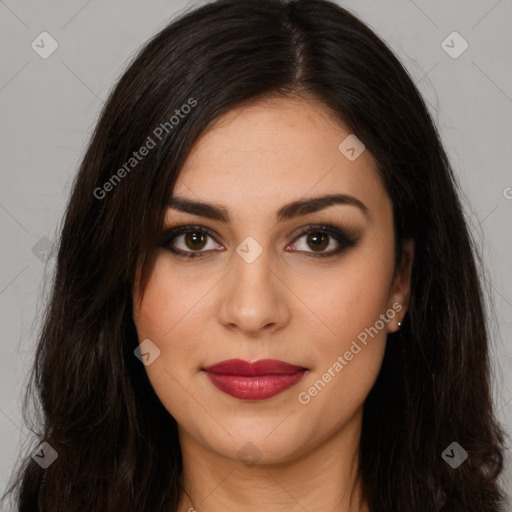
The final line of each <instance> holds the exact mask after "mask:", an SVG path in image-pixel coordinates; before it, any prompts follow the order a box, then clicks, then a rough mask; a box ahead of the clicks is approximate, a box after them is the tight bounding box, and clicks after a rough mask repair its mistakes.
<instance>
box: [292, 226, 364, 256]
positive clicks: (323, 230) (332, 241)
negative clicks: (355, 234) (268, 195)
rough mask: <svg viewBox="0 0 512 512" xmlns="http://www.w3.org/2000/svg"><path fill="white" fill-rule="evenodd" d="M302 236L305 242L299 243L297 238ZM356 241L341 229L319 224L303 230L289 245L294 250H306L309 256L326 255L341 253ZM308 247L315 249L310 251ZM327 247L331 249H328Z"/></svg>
mask: <svg viewBox="0 0 512 512" xmlns="http://www.w3.org/2000/svg"><path fill="white" fill-rule="evenodd" d="M302 238H304V239H305V240H304V242H303V243H302V244H298V243H297V240H300V239H302ZM356 243H357V240H354V239H353V238H350V237H349V236H347V235H346V234H345V233H344V232H343V231H342V230H341V229H338V228H336V227H334V226H330V225H328V224H317V225H314V226H309V227H308V228H307V229H306V230H304V231H302V232H301V233H300V234H299V235H298V236H297V238H296V239H295V241H294V242H293V243H292V244H290V245H289V246H288V247H293V248H294V251H293V252H295V250H297V251H298V252H306V253H308V255H309V256H313V257H325V256H333V255H335V254H339V253H340V252H342V251H343V250H345V249H346V248H348V247H354V246H355V245H356ZM333 246H334V247H333ZM288 247H287V248H288ZM308 248H312V249H313V250H312V251H308V250H307V249H308ZM327 248H330V249H331V250H329V251H326V249H327Z"/></svg>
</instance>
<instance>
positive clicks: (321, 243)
mask: <svg viewBox="0 0 512 512" xmlns="http://www.w3.org/2000/svg"><path fill="white" fill-rule="evenodd" d="M308 242H313V246H314V247H313V248H315V247H316V248H317V249H320V250H322V249H325V248H326V247H327V243H328V237H327V236H326V235H325V233H319V232H314V233H310V235H309V236H308Z"/></svg>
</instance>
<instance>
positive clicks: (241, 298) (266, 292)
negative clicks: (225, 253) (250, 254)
mask: <svg viewBox="0 0 512 512" xmlns="http://www.w3.org/2000/svg"><path fill="white" fill-rule="evenodd" d="M233 260H234V261H233V267H232V269H231V271H230V272H229V273H228V275H227V276H226V277H225V282H224V285H223V286H222V287H221V288H222V289H221V290H219V292H220V293H221V301H222V303H221V308H220V315H219V316H220V322H221V323H222V325H223V326H224V327H226V328H227V329H229V330H232V331H234V330H239V331H240V332H241V333H243V334H244V335H245V336H248V337H260V336H263V335H265V334H267V335H268V334H271V333H274V332H276V331H278V330H280V329H282V328H283V327H285V326H286V325H287V324H288V322H289V321H290V307H289V303H288V300H289V294H287V292H286V291H287V289H288V288H287V287H286V286H285V284H284V283H283V278H282V277H281V276H280V275H279V272H278V271H276V269H275V268H271V264H272V262H270V261H269V258H268V250H264V251H263V253H262V254H261V255H260V256H259V257H258V258H257V259H256V260H255V261H252V262H251V263H248V262H247V261H245V260H244V259H243V258H242V257H240V256H239V255H238V254H235V255H234V257H233ZM274 267H275V265H274Z"/></svg>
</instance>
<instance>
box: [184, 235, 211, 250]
mask: <svg viewBox="0 0 512 512" xmlns="http://www.w3.org/2000/svg"><path fill="white" fill-rule="evenodd" d="M184 242H185V245H186V246H187V248H188V249H190V250H192V251H199V250H200V249H203V248H204V246H205V245H206V235H205V234H204V233H201V232H200V231H189V232H188V233H186V234H185V238H184Z"/></svg>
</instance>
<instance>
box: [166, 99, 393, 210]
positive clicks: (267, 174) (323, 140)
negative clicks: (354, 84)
mask: <svg viewBox="0 0 512 512" xmlns="http://www.w3.org/2000/svg"><path fill="white" fill-rule="evenodd" d="M350 135H351V132H350V130H349V129H348V127H347V126H346V125H344V124H343V123H342V122H341V121H339V120H337V119H335V118H334V117H333V116H332V114H331V113H330V111H329V110H328V109H327V108H326V107H324V105H322V104H321V103H319V102H316V101H314V100H311V99H303V98H299V97H286V98H277V99H276V98H273V99H266V100H262V101H259V102H257V103H253V104H250V105H244V106H242V107H238V108H235V109H233V110H231V111H229V112H228V113H227V114H225V115H223V116H222V117H220V118H219V119H218V120H217V121H216V122H215V123H213V124H212V125H211V126H210V127H209V128H208V129H207V130H205V131H204V132H203V134H202V135H201V136H200V137H199V138H198V140H197V141H196V143H195V144H194V146H193V148H192V150H191V152H190V154H189V155H188V158H187V159H186V161H185V163H184V165H183V167H182V169H181V171H180V176H179V178H178V181H177V183H176V186H175V188H174V192H173V195H176V196H180V197H187V198H190V199H201V200H203V201H212V202H216V203H219V204H225V205H226V206H227V207H228V209H233V210H234V211H235V210H237V209H239V210H240V211H241V210H242V209H244V208H247V206H249V205H251V206H252V207H253V208H255V209H256V210H261V209H262V208H265V209H266V208H270V209H272V210H273V211H276V210H277V208H278V207H279V205H281V204H282V203H284V202H287V201H288V200H296V199H298V198H300V197H307V196H308V195H320V194H328V193H347V194H351V195H354V196H356V197H358V198H359V199H360V200H361V201H363V202H364V203H365V204H368V203H370V204H368V206H369V207H372V206H371V205H373V208H377V209H378V208H382V207H386V204H385V203H386V202H389V198H388V197H387V193H386V191H385V189H384V187H383V184H382V182H381V179H380V177H379V174H378V172H377V165H376V162H375V160H374V158H373V156H372V155H371V154H370V153H369V151H367V150H364V151H363V152H362V153H361V154H360V155H359V156H358V157H357V158H356V159H355V160H353V161H351V160H349V159H348V158H347V157H346V156H345V155H344V154H343V153H342V151H340V149H339V145H340V144H341V143H342V142H343V141H344V140H345V139H346V138H347V137H348V136H350ZM349 140H350V139H349Z"/></svg>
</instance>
